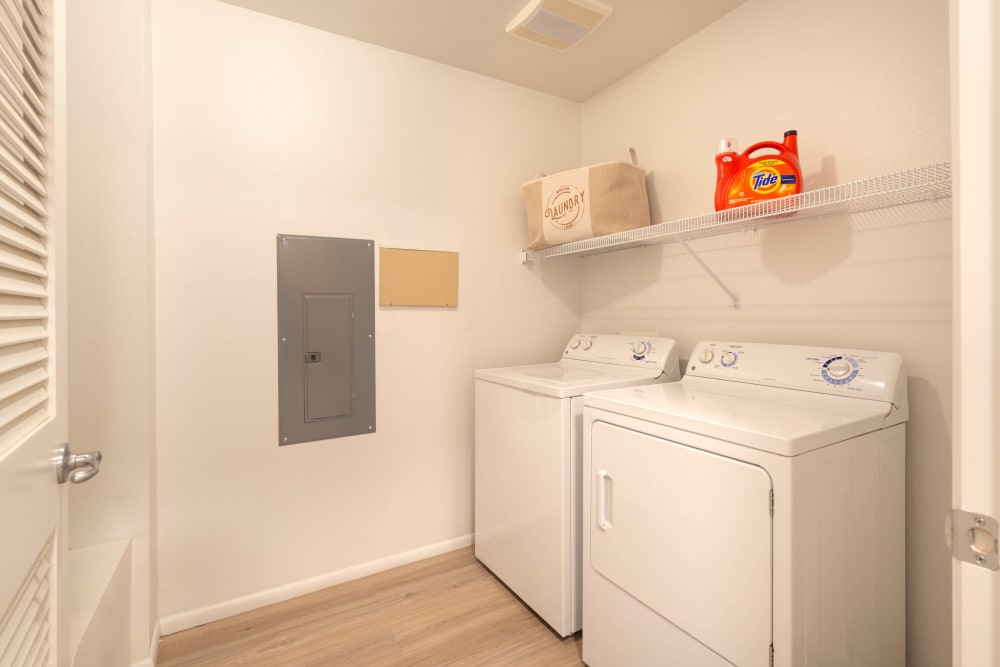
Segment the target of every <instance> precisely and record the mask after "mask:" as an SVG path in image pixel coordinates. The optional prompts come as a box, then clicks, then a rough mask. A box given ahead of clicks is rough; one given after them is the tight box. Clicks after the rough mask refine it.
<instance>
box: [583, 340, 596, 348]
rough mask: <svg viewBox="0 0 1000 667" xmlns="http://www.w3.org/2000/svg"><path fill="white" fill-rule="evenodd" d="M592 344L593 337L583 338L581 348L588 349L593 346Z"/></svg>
mask: <svg viewBox="0 0 1000 667" xmlns="http://www.w3.org/2000/svg"><path fill="white" fill-rule="evenodd" d="M593 344H594V339H593V338H584V339H583V349H585V350H589V349H590V348H591V346H593Z"/></svg>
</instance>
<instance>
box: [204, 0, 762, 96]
mask: <svg viewBox="0 0 1000 667" xmlns="http://www.w3.org/2000/svg"><path fill="white" fill-rule="evenodd" d="M222 1H223V2H228V3H229V4H233V5H238V6H240V7H245V8H247V9H252V10H255V11H259V12H263V13H265V14H270V15H272V16H277V17H279V18H283V19H287V20H289V21H294V22H296V23H302V24H305V25H309V26H312V27H314V28H319V29H321V30H326V31H328V32H332V33H336V34H338V35H342V36H344V37H350V38H352V39H357V40H361V41H363V42H369V43H371V44H377V45H379V46H384V47H386V48H390V49H393V50H396V51H402V52H404V53H409V54H412V55H415V56H419V57H421V58H427V59H429V60H434V61H437V62H440V63H444V64H446V65H452V66H454V67H459V68H461V69H464V70H469V71H471V72H477V73H479V74H484V75H486V76H490V77H493V78H496V79H501V80H504V81H510V82H511V83H516V84H518V85H522V86H526V87H528V88H534V89H536V90H541V91H544V92H547V93H551V94H553V95H557V96H559V97H564V98H567V99H571V100H576V101H583V100H585V99H587V98H589V97H590V96H592V95H593V94H594V93H597V92H599V91H601V90H603V89H604V88H606V87H607V86H609V85H610V84H612V83H614V82H615V81H618V80H619V79H621V78H623V77H624V76H625V75H627V74H628V73H630V72H632V71H634V70H636V69H638V68H639V67H641V66H642V65H645V64H646V63H648V62H649V61H651V60H653V59H654V58H656V57H657V56H658V55H660V54H661V53H664V52H665V51H668V50H669V49H670V48H671V47H673V46H674V45H675V44H677V43H679V42H681V41H683V40H684V39H686V38H687V37H689V36H691V35H693V34H695V33H696V32H698V31H700V30H701V29H702V28H704V27H705V26H707V25H709V24H710V23H712V22H713V21H715V20H716V19H718V18H719V17H721V16H723V15H724V14H726V13H728V12H730V11H732V10H733V9H735V8H736V7H737V6H739V5H741V4H743V3H744V2H746V0H605V2H606V3H607V4H609V5H611V6H612V7H613V8H614V12H613V13H612V14H611V16H610V17H609V18H608V19H607V20H606V21H605V22H604V23H603V24H602V25H601V26H600V27H599V28H598V29H597V30H596V31H595V32H594V33H593V34H591V35H590V36H588V37H587V38H586V39H584V40H583V41H582V42H580V43H579V44H577V45H576V46H574V47H572V48H570V49H569V50H567V51H555V50H552V49H548V48H545V47H543V46H538V45H536V44H532V43H531V42H527V41H525V40H523V39H521V38H518V37H514V36H512V35H508V34H507V33H506V30H505V28H506V26H507V24H508V23H509V22H510V21H511V19H513V18H514V16H516V15H517V13H518V12H519V11H520V10H521V9H522V8H523V7H524V5H525V4H527V0H222Z"/></svg>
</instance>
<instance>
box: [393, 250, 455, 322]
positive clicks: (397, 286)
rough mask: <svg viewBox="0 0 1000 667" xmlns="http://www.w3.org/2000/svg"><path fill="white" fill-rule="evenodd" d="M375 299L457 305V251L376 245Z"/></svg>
mask: <svg viewBox="0 0 1000 667" xmlns="http://www.w3.org/2000/svg"><path fill="white" fill-rule="evenodd" d="M378 303H379V305H380V306H444V307H449V308H456V307H458V253H457V252H445V251H440V250H407V249H404V248H379V289H378Z"/></svg>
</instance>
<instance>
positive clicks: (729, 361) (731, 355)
mask: <svg viewBox="0 0 1000 667" xmlns="http://www.w3.org/2000/svg"><path fill="white" fill-rule="evenodd" d="M736 359H738V357H737V356H736V353H735V352H723V353H722V356H721V357H719V361H721V362H722V365H723V366H732V365H733V364H735V363H736Z"/></svg>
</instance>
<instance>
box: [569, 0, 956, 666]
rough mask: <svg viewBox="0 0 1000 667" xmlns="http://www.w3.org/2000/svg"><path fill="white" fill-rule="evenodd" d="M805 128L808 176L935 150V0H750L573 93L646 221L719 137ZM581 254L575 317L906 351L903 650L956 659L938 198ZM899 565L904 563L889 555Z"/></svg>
mask: <svg viewBox="0 0 1000 667" xmlns="http://www.w3.org/2000/svg"><path fill="white" fill-rule="evenodd" d="M787 129H797V130H798V131H799V149H800V155H801V159H802V166H803V172H804V174H805V186H806V188H807V189H809V190H812V189H817V188H821V187H826V186H831V185H836V184H838V183H844V182H847V181H851V180H855V179H860V178H865V177H869V176H879V175H883V174H886V173H889V172H892V171H896V170H902V169H907V168H910V167H915V166H919V165H923V164H928V163H933V162H939V161H947V160H948V159H949V154H950V120H949V83H948V3H947V0H918V1H917V2H910V1H905V2H904V1H903V0H893V1H892V2H879V3H871V2H863V1H861V0H850V1H848V2H842V3H835V4H831V3H819V2H806V3H796V5H795V7H794V8H789V7H788V6H787V5H785V4H781V3H773V2H766V1H765V0H751V2H748V3H747V4H745V5H743V6H741V7H740V8H738V9H737V10H736V11H735V12H733V13H732V14H730V15H729V16H727V17H725V18H723V19H722V20H721V21H719V22H718V23H716V24H715V25H713V26H711V27H710V28H708V29H707V30H705V31H703V32H702V33H700V34H698V35H696V36H695V37H693V38H692V39H690V40H688V41H686V42H685V43H683V44H682V45H680V46H678V47H677V48H675V49H673V50H672V51H671V52H669V53H668V54H666V55H665V56H663V57H661V58H660V59H658V60H657V61H655V62H653V63H652V64H650V65H648V66H647V67H645V68H643V69H641V70H639V71H638V72H636V73H634V74H633V75H631V76H630V77H628V78H627V79H625V80H623V81H621V82H619V83H618V84H616V85H614V86H612V87H611V88H610V89H608V90H606V91H604V92H603V93H602V94H600V95H598V96H596V97H594V98H592V99H591V100H588V101H587V102H586V103H585V104H584V106H583V159H584V162H586V163H592V162H601V161H606V160H613V159H620V157H619V156H620V155H621V154H622V151H623V149H624V147H625V146H635V147H636V148H637V149H638V153H639V157H640V162H641V163H642V164H643V166H645V167H646V168H647V170H648V171H649V172H650V184H651V193H652V194H651V197H652V199H653V201H652V205H653V206H652V208H653V210H654V222H662V221H667V220H674V219H677V218H682V217H687V216H692V215H698V214H702V213H709V212H711V211H712V210H713V195H714V188H715V166H714V162H713V158H714V152H715V146H716V144H717V142H718V140H719V139H720V138H721V137H724V136H727V137H736V138H738V140H739V142H740V148H741V149H744V148H746V147H748V146H749V145H750V144H752V143H756V142H758V141H763V140H774V141H780V140H781V137H782V133H783V132H784V131H785V130H787ZM691 245H692V247H693V248H694V249H695V250H696V251H697V252H698V253H699V254H700V256H701V257H702V258H703V259H704V260H705V261H706V262H707V264H708V265H709V266H710V267H712V268H713V269H714V270H715V271H717V272H718V273H719V274H720V276H721V278H722V279H723V280H724V281H725V282H726V283H727V284H728V285H729V286H730V287H731V288H732V289H733V290H734V291H735V292H736V293H737V294H738V295H739V296H740V298H741V300H742V309H741V310H739V311H736V310H734V309H733V308H732V306H731V305H730V303H729V301H728V298H727V297H726V295H725V294H724V293H723V292H722V291H721V290H720V289H719V288H718V287H717V286H716V285H715V284H714V283H713V282H712V281H711V279H710V278H709V277H707V275H706V274H705V273H704V272H702V271H701V269H700V268H698V266H696V265H695V263H694V262H693V260H691V259H690V258H689V257H688V256H687V255H686V254H685V253H684V252H683V250H681V249H680V248H678V247H677V246H674V245H670V246H659V247H653V248H644V249H638V250H632V251H627V252H620V253H614V254H608V255H602V256H597V257H593V258H588V259H585V260H583V265H584V266H583V277H582V299H583V307H582V319H583V323H582V328H583V329H584V330H592V331H597V332H614V331H623V330H625V331H631V330H639V331H651V332H658V333H661V334H664V335H670V336H674V337H675V338H677V339H678V340H679V341H680V343H681V346H682V356H686V354H687V353H689V352H690V350H691V347H692V346H693V344H694V343H695V342H696V341H698V340H701V339H711V338H716V339H732V340H747V341H767V342H783V343H801V344H824V345H842V346H847V347H855V348H861V349H886V350H894V351H898V352H900V353H901V354H902V355H903V356H904V358H905V359H906V361H907V362H908V364H909V372H910V376H911V377H910V381H909V397H910V409H911V420H910V423H909V425H908V436H907V541H908V551H907V563H906V565H905V567H906V568H907V624H908V646H907V648H908V664H910V665H927V666H932V665H946V664H950V660H951V657H950V656H951V653H950V645H951V640H950V613H951V598H950V564H949V555H948V552H947V550H946V549H945V546H944V540H943V529H942V521H943V517H944V516H945V513H946V512H947V511H948V508H949V503H950V444H949V443H950V438H949V433H950V420H951V413H950V404H951V385H950V373H951V371H950V355H951V227H950V212H949V210H948V209H947V207H942V206H937V205H928V206H910V207H905V208H902V209H898V210H893V211H882V212H876V213H871V214H865V215H856V216H853V217H847V216H841V217H831V218H827V219H822V220H815V221H805V222H790V223H786V224H784V225H780V226H775V227H770V228H767V229H765V230H762V231H759V232H747V233H741V234H733V235H730V236H725V237H719V238H711V239H704V240H700V241H697V242H693V243H692V244H691ZM899 566H900V567H903V564H902V563H901V564H899Z"/></svg>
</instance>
